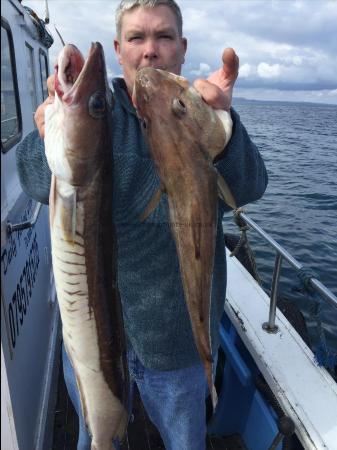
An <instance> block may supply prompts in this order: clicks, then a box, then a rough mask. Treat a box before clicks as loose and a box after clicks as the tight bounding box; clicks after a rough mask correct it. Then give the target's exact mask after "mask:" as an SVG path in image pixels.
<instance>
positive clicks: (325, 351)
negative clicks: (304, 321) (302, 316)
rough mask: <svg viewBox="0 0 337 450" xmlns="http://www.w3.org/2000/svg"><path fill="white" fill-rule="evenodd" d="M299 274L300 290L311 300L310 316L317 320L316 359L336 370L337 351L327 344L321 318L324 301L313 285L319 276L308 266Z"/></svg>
mask: <svg viewBox="0 0 337 450" xmlns="http://www.w3.org/2000/svg"><path fill="white" fill-rule="evenodd" d="M297 276H298V278H299V279H300V282H301V284H302V289H298V290H300V291H301V292H302V293H303V294H304V295H305V296H306V298H307V300H308V301H309V302H310V308H309V312H310V314H309V317H310V319H312V320H314V321H315V322H316V330H317V336H318V345H317V347H316V349H315V360H316V362H317V364H318V365H319V366H323V367H325V368H326V369H328V370H331V371H334V370H336V367H337V352H334V351H333V350H330V349H329V347H328V345H327V340H326V335H325V331H324V327H323V325H322V319H321V312H322V305H323V301H322V299H321V297H320V296H319V295H318V293H317V292H316V291H315V290H314V288H313V287H312V285H311V279H312V278H317V276H316V275H315V273H314V272H313V271H312V270H311V269H310V268H306V267H302V268H301V269H300V270H299V271H298V273H297Z"/></svg>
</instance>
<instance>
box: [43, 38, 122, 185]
mask: <svg viewBox="0 0 337 450" xmlns="http://www.w3.org/2000/svg"><path fill="white" fill-rule="evenodd" d="M112 104H113V97H112V92H111V90H110V88H109V86H108V81H107V76H106V67H105V60H104V52H103V48H102V46H101V44H100V43H98V42H96V43H92V44H91V48H90V51H89V55H88V58H87V60H86V61H85V60H84V58H83V56H82V54H81V52H80V51H79V50H78V49H77V47H75V46H74V45H70V44H67V45H66V46H65V47H64V48H63V49H62V51H61V52H60V54H59V56H58V61H57V65H56V67H55V100H54V103H53V104H52V105H50V106H48V107H47V108H46V113H45V124H46V133H45V144H46V155H47V159H48V163H49V166H50V168H51V171H52V172H53V173H54V174H55V176H56V177H58V178H60V179H63V180H64V181H67V182H69V183H70V184H72V185H74V186H81V185H84V184H86V183H87V182H88V179H89V178H90V177H91V176H93V174H94V173H96V172H97V168H98V167H99V166H100V165H101V164H104V161H105V154H104V152H111V136H110V131H109V130H110V123H111V111H112V106H113V105H112ZM109 142H110V145H109Z"/></svg>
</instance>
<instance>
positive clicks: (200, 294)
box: [133, 68, 235, 407]
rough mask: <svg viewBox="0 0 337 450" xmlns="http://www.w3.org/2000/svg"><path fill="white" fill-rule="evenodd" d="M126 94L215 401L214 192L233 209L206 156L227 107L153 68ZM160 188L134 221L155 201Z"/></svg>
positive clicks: (227, 124) (226, 125)
mask: <svg viewBox="0 0 337 450" xmlns="http://www.w3.org/2000/svg"><path fill="white" fill-rule="evenodd" d="M133 100H134V103H135V104H136V105H137V113H138V115H139V117H140V119H141V120H142V123H143V128H144V132H145V135H146V137H147V140H148V143H149V147H150V152H151V155H152V158H153V160H154V163H155V166H156V169H157V172H158V175H159V178H160V180H161V183H162V187H161V188H160V191H165V192H166V193H167V196H168V203H169V215H170V225H171V230H172V233H173V237H174V239H175V242H176V248H177V254H178V259H179V265H180V271H181V276H182V282H183V288H184V294H185V299H186V303H187V307H188V311H189V315H190V319H191V325H192V330H193V335H194V338H195V343H196V347H197V349H198V352H199V354H200V357H201V359H202V361H203V364H204V366H205V370H206V375H207V380H208V384H209V388H210V392H211V394H212V401H213V407H215V405H216V401H217V399H216V391H215V388H214V384H213V379H212V364H213V360H212V351H211V337H210V307H211V285H212V273H213V261H214V254H215V242H216V230H217V214H218V193H219V195H220V197H221V198H222V199H223V200H224V201H225V202H227V203H228V204H229V205H230V206H231V207H233V208H234V207H235V200H234V198H233V196H232V194H231V192H230V190H229V188H228V186H227V184H226V182H225V180H224V179H223V178H221V176H220V175H219V174H218V172H217V171H216V169H215V168H214V166H213V160H214V158H215V157H216V156H217V155H218V154H219V153H221V152H222V151H223V149H224V148H225V146H226V144H227V142H228V141H229V139H230V137H231V129H232V121H231V118H230V115H229V113H226V112H224V111H221V112H220V111H218V112H216V111H214V110H213V109H212V108H211V107H209V106H208V105H207V104H206V103H205V102H204V101H203V100H202V98H201V96H200V95H199V94H198V92H197V91H196V90H195V89H194V88H193V87H190V86H189V83H188V81H187V80H186V79H185V78H183V77H180V76H177V75H174V74H171V73H168V72H165V71H162V70H159V69H153V68H144V69H141V70H140V71H138V72H137V75H136V80H135V85H134V92H133ZM160 191H158V192H157V193H156V194H155V195H154V198H153V199H152V201H151V202H150V204H149V205H148V208H147V210H146V211H145V212H144V214H143V215H142V217H141V219H142V220H144V219H145V218H146V217H147V216H148V215H149V214H150V213H151V212H152V210H153V209H154V208H155V207H156V205H157V204H158V201H159V199H160V194H161V192H160Z"/></svg>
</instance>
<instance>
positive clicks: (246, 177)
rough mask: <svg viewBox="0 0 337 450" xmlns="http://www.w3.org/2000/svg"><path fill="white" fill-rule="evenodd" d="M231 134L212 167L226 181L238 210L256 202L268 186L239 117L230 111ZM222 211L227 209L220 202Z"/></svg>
mask: <svg viewBox="0 0 337 450" xmlns="http://www.w3.org/2000/svg"><path fill="white" fill-rule="evenodd" d="M231 116H232V120H233V133H232V137H231V139H230V141H229V142H228V144H227V147H226V149H225V152H224V153H223V156H222V155H220V158H217V160H216V161H215V163H214V165H215V167H216V169H217V170H218V172H219V173H220V175H222V177H223V178H224V179H225V180H226V182H227V184H228V186H229V188H230V190H231V192H232V194H233V196H234V199H235V202H236V205H237V207H240V206H243V205H246V204H247V203H250V202H253V201H255V200H258V199H259V198H260V197H262V195H263V193H264V192H265V190H266V187H267V184H268V175H267V171H266V168H265V165H264V162H263V159H262V157H261V155H260V153H259V151H258V149H257V147H256V145H255V144H254V143H253V142H252V141H251V139H250V137H249V136H248V133H247V131H246V129H245V127H244V126H243V124H242V123H241V121H240V116H239V114H238V113H237V112H236V111H234V109H231ZM221 203H222V206H223V208H224V211H226V210H227V211H228V210H229V209H230V207H229V206H227V205H225V203H223V202H221Z"/></svg>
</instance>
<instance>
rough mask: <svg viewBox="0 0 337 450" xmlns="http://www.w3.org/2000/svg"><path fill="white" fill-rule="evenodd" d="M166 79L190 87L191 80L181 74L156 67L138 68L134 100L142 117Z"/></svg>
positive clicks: (183, 86)
mask: <svg viewBox="0 0 337 450" xmlns="http://www.w3.org/2000/svg"><path fill="white" fill-rule="evenodd" d="M165 81H168V82H170V81H173V82H175V83H177V84H178V85H180V87H181V88H182V89H188V88H189V81H188V80H187V78H184V77H182V76H180V75H176V74H174V73H171V72H167V71H165V70H162V69H158V68H155V67H143V68H141V69H138V70H137V72H136V76H135V82H134V85H133V92H132V102H133V105H134V106H135V108H136V110H137V115H138V117H140V118H143V117H144V113H145V112H144V109H145V108H146V104H147V103H149V102H150V100H151V98H152V97H153V96H155V95H157V94H159V93H160V92H162V88H163V84H164V82H165Z"/></svg>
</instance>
